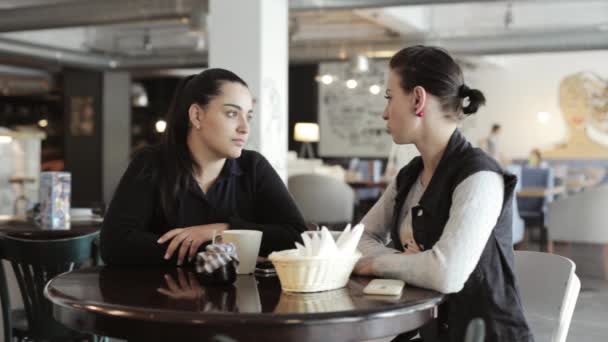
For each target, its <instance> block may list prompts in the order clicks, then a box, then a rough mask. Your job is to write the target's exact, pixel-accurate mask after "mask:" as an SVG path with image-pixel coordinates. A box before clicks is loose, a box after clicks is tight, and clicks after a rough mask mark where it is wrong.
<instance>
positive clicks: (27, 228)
mask: <svg viewBox="0 0 608 342" xmlns="http://www.w3.org/2000/svg"><path fill="white" fill-rule="evenodd" d="M100 229H101V220H87V221H75V222H71V223H70V227H69V228H63V229H47V228H44V227H41V226H39V225H37V224H36V223H34V222H32V221H30V220H27V219H26V218H25V217H16V216H3V217H0V234H7V235H10V236H12V237H16V238H22V239H36V240H48V239H63V238H70V237H76V236H82V235H88V234H92V233H95V232H98V231H99V230H100Z"/></svg>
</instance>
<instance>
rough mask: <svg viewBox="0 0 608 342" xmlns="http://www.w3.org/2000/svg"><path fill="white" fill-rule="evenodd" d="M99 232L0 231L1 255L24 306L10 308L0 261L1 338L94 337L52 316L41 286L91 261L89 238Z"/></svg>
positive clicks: (64, 339)
mask: <svg viewBox="0 0 608 342" xmlns="http://www.w3.org/2000/svg"><path fill="white" fill-rule="evenodd" d="M98 235H99V233H92V234H88V235H83V236H78V237H69V238H61V239H50V240H49V239H36V238H28V239H23V238H16V237H11V236H9V235H5V234H4V235H0V252H1V256H2V259H4V260H7V261H9V262H10V263H11V266H12V268H13V272H14V273H15V277H16V279H17V282H18V284H19V289H20V290H21V297H22V299H23V305H24V307H25V310H14V311H11V306H10V299H9V294H8V289H7V283H6V277H5V272H4V266H3V265H2V263H0V300H1V301H2V315H3V320H4V340H5V341H13V336H14V337H16V338H17V340H18V341H23V340H28V341H39V340H45V341H76V340H78V341H81V340H88V341H96V337H95V336H92V335H87V334H83V333H80V332H77V331H74V330H71V329H69V328H67V327H66V326H64V325H62V324H61V323H59V322H57V321H56V320H55V319H54V318H53V313H52V306H51V303H50V302H49V301H48V300H47V299H46V298H45V296H44V287H45V286H46V284H47V283H48V282H49V280H51V279H52V278H53V277H55V276H57V275H58V274H60V273H63V272H67V271H71V270H73V269H77V268H80V267H82V266H83V265H87V264H88V265H90V264H92V263H94V255H93V241H94V240H95V238H96V237H97V236H98Z"/></svg>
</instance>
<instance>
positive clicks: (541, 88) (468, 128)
mask: <svg viewBox="0 0 608 342" xmlns="http://www.w3.org/2000/svg"><path fill="white" fill-rule="evenodd" d="M491 61H492V63H481V64H480V67H479V68H477V69H476V70H465V71H464V72H465V81H466V83H468V84H469V85H470V86H471V87H475V88H478V89H480V90H482V91H483V92H484V94H485V95H486V99H487V105H486V106H485V107H482V108H481V110H480V111H479V112H478V113H477V114H476V115H474V116H473V117H470V118H468V119H467V121H468V122H465V124H464V126H463V131H464V132H465V135H466V136H467V138H469V140H471V142H474V143H477V142H478V141H479V139H480V138H482V137H484V136H486V135H487V133H488V132H489V130H490V127H491V125H492V124H493V123H495V122H496V123H499V124H501V125H502V127H503V132H502V139H501V147H502V149H503V153H504V154H505V155H506V156H507V157H510V158H521V157H524V158H525V157H527V156H528V154H529V152H530V150H532V149H533V148H541V149H548V148H551V147H553V146H554V145H555V144H557V143H559V142H563V141H565V140H566V138H567V137H568V130H567V126H566V123H565V121H564V119H563V118H562V114H561V110H560V107H559V84H560V82H561V80H562V79H563V78H565V77H566V76H568V75H571V74H574V73H578V72H581V71H592V72H594V73H596V74H598V75H600V76H601V77H603V78H605V79H606V80H608V62H607V61H608V51H589V52H568V53H544V54H524V55H504V56H491ZM539 111H545V112H549V113H550V114H551V116H550V119H549V121H548V122H547V123H545V124H542V123H540V122H539V121H538V119H537V113H538V112H539Z"/></svg>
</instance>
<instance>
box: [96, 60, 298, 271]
mask: <svg viewBox="0 0 608 342" xmlns="http://www.w3.org/2000/svg"><path fill="white" fill-rule="evenodd" d="M253 117H254V115H253V98H252V96H251V93H250V92H249V89H248V87H247V84H246V83H245V82H244V81H243V80H242V79H241V78H239V77H238V76H237V75H235V74H234V73H232V72H230V71H228V70H224V69H208V70H205V71H203V72H201V73H200V74H197V75H192V76H189V77H187V78H185V79H183V80H182V81H181V82H180V84H179V85H178V87H177V89H176V91H175V95H174V97H173V101H172V104H171V107H170V110H169V113H168V120H167V129H166V131H165V135H164V137H163V141H162V143H161V144H160V146H153V147H150V148H146V149H144V150H142V151H140V152H139V153H137V155H136V156H135V157H134V158H133V161H132V162H131V164H130V165H129V167H128V169H127V171H126V172H125V174H124V175H123V177H122V179H121V181H120V184H119V186H118V188H117V190H116V192H115V194H114V197H113V199H112V202H111V204H110V207H109V209H108V212H107V215H106V217H105V220H104V222H103V227H102V230H101V254H102V257H103V259H104V261H105V262H106V263H109V264H139V265H141V264H174V265H175V264H177V265H182V264H183V263H190V262H191V261H192V260H193V258H194V257H195V256H196V254H197V252H198V251H200V250H202V247H203V244H205V243H207V242H209V241H210V240H211V239H212V237H213V234H219V233H221V232H222V231H223V230H226V229H255V230H260V231H262V232H263V235H262V245H261V248H260V255H261V256H266V255H268V254H269V253H270V252H272V251H275V250H283V249H288V248H292V247H293V245H294V242H296V241H300V233H301V232H303V231H304V230H305V229H306V226H305V223H304V219H303V218H302V216H301V215H300V213H299V211H298V209H297V207H296V205H295V203H294V202H293V200H292V198H291V196H290V195H289V193H288V192H287V189H286V188H285V185H284V183H283V182H282V180H281V179H280V178H279V176H278V175H277V173H276V172H275V171H274V169H273V168H272V166H271V165H270V164H269V163H268V161H267V160H266V159H265V158H264V157H263V156H262V155H260V154H259V153H257V152H254V151H248V150H244V149H243V146H244V145H245V143H246V142H247V138H248V135H249V122H250V120H251V119H253Z"/></svg>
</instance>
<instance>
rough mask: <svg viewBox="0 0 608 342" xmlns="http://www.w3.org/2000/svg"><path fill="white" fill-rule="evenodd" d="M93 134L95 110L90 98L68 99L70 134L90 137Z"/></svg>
mask: <svg viewBox="0 0 608 342" xmlns="http://www.w3.org/2000/svg"><path fill="white" fill-rule="evenodd" d="M94 133H95V108H94V107H93V97H92V96H72V97H71V98H70V134H71V135H73V136H92V135H94Z"/></svg>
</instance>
